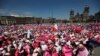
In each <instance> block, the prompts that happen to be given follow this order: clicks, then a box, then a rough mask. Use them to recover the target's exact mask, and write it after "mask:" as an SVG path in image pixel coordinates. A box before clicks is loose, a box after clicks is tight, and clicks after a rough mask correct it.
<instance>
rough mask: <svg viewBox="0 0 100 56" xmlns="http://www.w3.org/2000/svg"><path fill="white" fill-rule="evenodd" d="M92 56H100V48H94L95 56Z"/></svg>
mask: <svg viewBox="0 0 100 56" xmlns="http://www.w3.org/2000/svg"><path fill="white" fill-rule="evenodd" d="M92 56H100V47H96V48H94V54H93V55H92Z"/></svg>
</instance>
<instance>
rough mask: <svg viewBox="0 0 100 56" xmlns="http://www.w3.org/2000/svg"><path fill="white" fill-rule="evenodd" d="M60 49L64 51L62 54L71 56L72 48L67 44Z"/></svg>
mask: <svg viewBox="0 0 100 56" xmlns="http://www.w3.org/2000/svg"><path fill="white" fill-rule="evenodd" d="M62 51H63V53H64V56H72V49H71V48H69V46H68V45H64V46H63V48H62Z"/></svg>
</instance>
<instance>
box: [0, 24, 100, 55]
mask: <svg viewBox="0 0 100 56" xmlns="http://www.w3.org/2000/svg"><path fill="white" fill-rule="evenodd" d="M97 46H100V23H92V24H71V23H68V24H24V25H6V26H5V25H2V26H0V56H89V55H92V54H93V48H95V47H97Z"/></svg>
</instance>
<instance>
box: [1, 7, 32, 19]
mask: <svg viewBox="0 0 100 56" xmlns="http://www.w3.org/2000/svg"><path fill="white" fill-rule="evenodd" d="M0 16H15V17H32V13H31V12H19V11H17V10H5V9H0Z"/></svg>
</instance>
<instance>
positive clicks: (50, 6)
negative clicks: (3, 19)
mask: <svg viewBox="0 0 100 56" xmlns="http://www.w3.org/2000/svg"><path fill="white" fill-rule="evenodd" d="M86 4H87V5H89V6H90V13H89V14H90V15H91V14H92V15H93V14H94V13H96V12H98V11H99V10H100V6H99V5H100V0H0V15H17V16H35V17H43V18H48V17H51V16H52V14H53V17H55V18H57V19H68V18H69V11H70V10H71V9H74V11H75V13H77V12H79V13H80V14H81V13H82V11H83V9H84V6H85V5H86Z"/></svg>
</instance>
